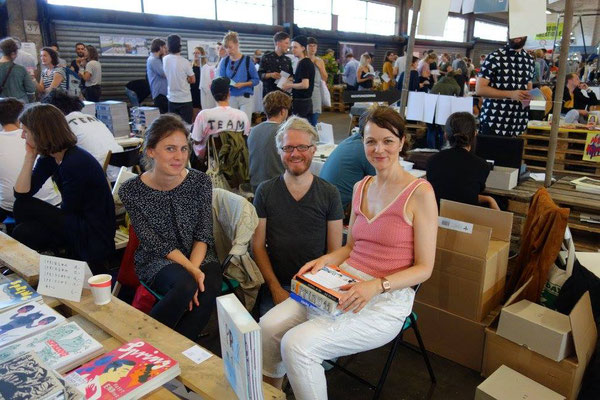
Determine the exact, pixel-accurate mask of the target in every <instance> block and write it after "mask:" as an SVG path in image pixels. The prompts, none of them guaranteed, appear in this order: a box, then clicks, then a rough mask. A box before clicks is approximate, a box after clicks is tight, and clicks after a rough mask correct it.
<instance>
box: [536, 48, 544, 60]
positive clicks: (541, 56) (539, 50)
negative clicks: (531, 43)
mask: <svg viewBox="0 0 600 400" xmlns="http://www.w3.org/2000/svg"><path fill="white" fill-rule="evenodd" d="M535 58H544V52H543V51H542V49H537V50H536V51H535Z"/></svg>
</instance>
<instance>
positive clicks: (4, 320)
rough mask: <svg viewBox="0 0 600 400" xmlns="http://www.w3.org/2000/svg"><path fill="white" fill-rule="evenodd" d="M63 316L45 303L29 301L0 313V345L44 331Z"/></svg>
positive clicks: (61, 320)
mask: <svg viewBox="0 0 600 400" xmlns="http://www.w3.org/2000/svg"><path fill="white" fill-rule="evenodd" d="M64 320H65V317H63V316H62V315H60V314H58V313H57V312H56V311H54V310H53V309H51V308H50V307H48V306H47V305H45V304H40V303H36V302H33V303H29V304H25V305H23V306H20V307H16V308H13V309H10V310H8V311H5V312H3V313H2V314H0V347H4V346H6V345H7V344H11V343H13V342H16V341H17V340H21V339H23V338H25V337H28V336H31V335H34V334H36V333H39V332H41V331H45V330H46V329H49V328H51V327H53V326H55V325H58V324H60V323H61V322H63V321H64Z"/></svg>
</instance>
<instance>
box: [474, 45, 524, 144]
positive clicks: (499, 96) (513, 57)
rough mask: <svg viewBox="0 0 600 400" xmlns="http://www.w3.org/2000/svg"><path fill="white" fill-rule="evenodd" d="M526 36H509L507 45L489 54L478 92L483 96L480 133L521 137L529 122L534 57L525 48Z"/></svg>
mask: <svg viewBox="0 0 600 400" xmlns="http://www.w3.org/2000/svg"><path fill="white" fill-rule="evenodd" d="M526 41H527V36H524V37H517V38H514V39H509V40H508V44H507V46H506V47H504V48H502V49H498V50H496V51H494V52H492V53H490V54H488V56H487V57H486V59H485V61H484V62H483V63H482V64H481V70H480V71H479V76H478V78H477V86H476V89H475V91H476V93H477V95H478V96H481V97H483V98H484V101H483V106H482V107H481V113H480V115H479V120H480V133H481V134H484V135H502V136H518V135H520V134H521V133H523V132H524V131H525V129H527V123H528V122H529V100H530V99H531V95H530V94H529V91H530V90H531V88H532V80H533V72H534V69H535V67H534V60H533V58H532V57H531V56H530V55H529V54H527V52H526V51H525V50H523V46H524V45H525V42H526Z"/></svg>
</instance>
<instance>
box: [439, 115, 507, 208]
mask: <svg viewBox="0 0 600 400" xmlns="http://www.w3.org/2000/svg"><path fill="white" fill-rule="evenodd" d="M445 133H446V137H447V138H448V142H450V145H451V146H452V147H451V148H449V149H446V150H442V151H440V152H439V153H438V154H436V155H434V156H432V157H431V158H430V159H429V162H428V163H427V180H428V181H429V183H431V185H432V186H433V189H434V191H435V197H436V199H437V202H438V205H439V203H440V199H446V200H452V201H457V202H460V203H467V204H472V205H483V206H487V207H489V208H493V209H495V210H499V209H500V208H499V207H498V204H496V201H495V200H494V199H493V198H492V197H490V196H484V195H481V194H480V193H482V192H483V190H484V189H485V181H486V180H487V177H488V175H489V173H490V167H489V166H488V164H487V163H486V162H485V160H483V159H482V158H480V157H478V156H476V155H475V154H473V153H471V147H472V146H473V143H474V140H475V135H476V125H475V118H474V117H473V116H472V115H471V114H470V113H466V112H458V113H454V114H452V115H450V116H449V117H448V120H447V121H446V127H445Z"/></svg>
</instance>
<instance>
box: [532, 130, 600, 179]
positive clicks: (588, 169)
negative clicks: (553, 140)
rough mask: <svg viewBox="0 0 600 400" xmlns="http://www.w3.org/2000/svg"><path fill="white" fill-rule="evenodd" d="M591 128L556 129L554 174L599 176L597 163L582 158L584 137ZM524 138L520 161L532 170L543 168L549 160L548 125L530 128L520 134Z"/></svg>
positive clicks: (599, 170)
mask: <svg viewBox="0 0 600 400" xmlns="http://www.w3.org/2000/svg"><path fill="white" fill-rule="evenodd" d="M588 132H590V131H587V130H583V129H563V128H561V129H560V130H559V132H558V141H557V145H556V153H555V154H556V155H555V161H554V170H553V171H554V173H555V174H557V175H559V176H565V175H578V176H590V177H596V178H600V163H597V162H593V161H585V160H583V151H584V147H585V140H586V138H587V134H588ZM520 137H521V138H522V139H523V141H524V146H523V160H524V161H525V163H526V164H527V167H528V168H529V169H530V170H532V171H545V170H546V162H547V161H548V144H549V142H550V128H549V127H531V126H530V127H529V128H527V131H526V132H525V134H523V135H521V136H520Z"/></svg>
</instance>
